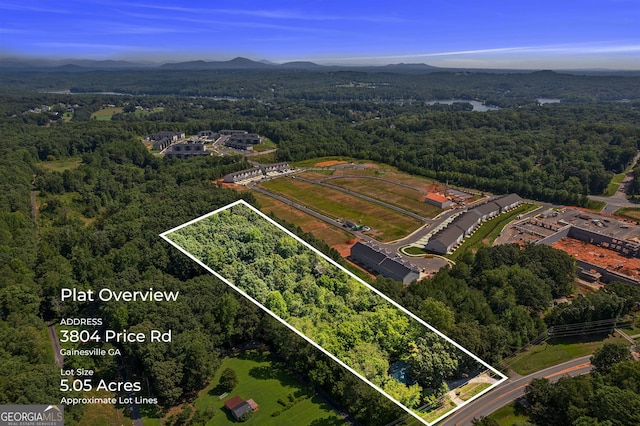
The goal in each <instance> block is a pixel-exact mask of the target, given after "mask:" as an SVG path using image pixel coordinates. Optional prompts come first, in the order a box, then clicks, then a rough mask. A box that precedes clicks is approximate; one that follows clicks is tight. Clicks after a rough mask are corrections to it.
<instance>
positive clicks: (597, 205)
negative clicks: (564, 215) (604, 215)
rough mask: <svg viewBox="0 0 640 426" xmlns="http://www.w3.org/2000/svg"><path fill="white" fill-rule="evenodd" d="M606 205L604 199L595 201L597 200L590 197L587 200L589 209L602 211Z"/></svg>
mask: <svg viewBox="0 0 640 426" xmlns="http://www.w3.org/2000/svg"><path fill="white" fill-rule="evenodd" d="M606 205H607V204H606V203H604V202H602V201H595V200H591V199H589V200H587V205H586V206H585V207H586V208H588V209H589V210H593V211H596V212H601V211H602V209H604V207H605V206H606Z"/></svg>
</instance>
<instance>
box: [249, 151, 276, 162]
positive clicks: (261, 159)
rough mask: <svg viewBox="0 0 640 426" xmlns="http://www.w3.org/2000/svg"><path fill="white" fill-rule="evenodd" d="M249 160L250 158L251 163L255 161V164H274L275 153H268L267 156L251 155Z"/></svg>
mask: <svg viewBox="0 0 640 426" xmlns="http://www.w3.org/2000/svg"><path fill="white" fill-rule="evenodd" d="M249 158H251V161H256V162H258V163H262V164H269V163H275V162H276V153H275V152H270V153H269V154H260V155H252V156H251V157H249Z"/></svg>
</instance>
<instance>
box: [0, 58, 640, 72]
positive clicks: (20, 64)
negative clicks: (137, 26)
mask: <svg viewBox="0 0 640 426" xmlns="http://www.w3.org/2000/svg"><path fill="white" fill-rule="evenodd" d="M135 69H156V70H307V71H360V72H391V73H407V74H424V73H431V72H461V71H465V72H488V73H504V72H508V73H529V72H531V71H534V70H523V69H511V70H509V69H464V70H463V69H459V68H440V67H434V66H431V65H427V64H421V63H419V64H405V63H400V64H389V65H377V66H376V65H362V66H358V65H319V64H316V63H313V62H306V61H295V62H286V63H283V64H276V63H273V62H270V61H267V60H262V61H253V60H251V59H247V58H242V57H237V58H234V59H231V60H229V61H203V60H198V61H185V62H133V61H121V60H110V59H108V60H93V59H56V60H54V59H38V58H20V57H0V70H16V71H17V70H33V71H60V72H82V71H94V70H135ZM558 72H562V73H579V74H618V75H634V76H637V75H640V71H616V70H607V69H598V70H596V69H590V70H562V71H558Z"/></svg>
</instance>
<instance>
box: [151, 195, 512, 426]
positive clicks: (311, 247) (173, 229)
mask: <svg viewBox="0 0 640 426" xmlns="http://www.w3.org/2000/svg"><path fill="white" fill-rule="evenodd" d="M239 204H240V205H243V206H245V207H247V208H249V209H250V210H252V211H253V212H255V213H257V214H258V215H259V216H261V217H262V218H263V219H265V220H267V221H268V222H269V223H271V224H272V225H275V226H276V227H278V229H280V230H281V231H284V232H285V233H286V234H287V235H289V236H290V237H292V238H294V239H295V240H296V241H298V242H299V243H302V244H303V245H304V246H305V247H307V248H309V249H311V250H312V251H313V252H314V253H316V254H318V255H319V256H321V257H322V258H323V259H324V260H326V261H327V262H329V263H331V264H332V265H334V266H336V267H337V268H339V269H340V270H341V271H343V272H344V273H346V274H347V275H349V277H351V278H353V279H355V280H357V281H358V282H359V283H360V284H362V285H364V286H366V287H367V288H368V289H370V290H371V291H373V292H374V293H376V294H377V295H378V296H380V297H382V298H383V299H385V300H386V301H387V302H389V303H391V304H392V305H393V306H395V307H396V308H397V309H400V310H401V311H402V312H404V313H405V314H406V315H408V316H410V317H411V318H412V319H414V320H415V321H418V323H420V324H422V325H423V326H425V327H427V328H428V329H429V330H431V331H433V332H434V333H436V334H437V335H438V336H440V337H441V338H443V339H445V340H446V341H447V342H449V343H451V344H452V345H454V346H455V347H457V348H458V349H460V350H461V351H462V352H464V353H465V354H466V355H468V356H470V357H471V358H473V359H474V360H476V361H477V362H479V363H480V364H482V365H483V366H485V367H486V368H487V369H488V370H490V371H491V372H492V373H494V374H495V375H497V376H499V377H500V380H498V381H497V382H496V383H494V384H492V385H491V386H490V387H488V388H487V389H484V390H483V391H481V392H480V393H478V394H477V395H474V396H473V397H471V398H470V399H468V400H467V401H464V403H462V404H460V405H457V406H456V407H455V408H452V409H451V410H450V411H448V412H446V413H445V414H443V415H442V416H440V417H438V418H437V419H436V420H434V421H433V422H431V423H429V422H427V421H426V420H424V419H422V418H421V417H420V416H418V415H417V414H416V413H414V412H413V410H411V409H410V408H408V407H405V406H404V405H402V404H401V403H400V402H399V401H397V400H395V399H394V398H393V397H391V396H390V395H388V394H387V393H386V392H385V391H383V390H382V389H381V388H379V387H378V386H376V385H375V384H373V383H372V382H370V381H369V379H367V378H366V377H364V376H362V375H361V374H360V373H358V372H357V371H355V370H354V369H353V368H351V367H349V366H348V365H346V364H345V363H344V362H343V361H341V360H340V359H338V358H337V357H336V356H335V355H333V354H331V353H330V352H328V351H327V350H326V349H324V348H323V347H322V346H320V345H318V344H317V343H316V342H314V341H313V340H311V339H310V338H308V337H307V336H305V335H304V334H302V333H301V332H299V331H298V330H296V329H295V328H294V327H293V326H292V325H290V324H289V323H288V322H286V321H284V320H283V319H282V318H280V317H279V316H278V315H276V314H275V313H273V312H272V311H271V310H269V309H267V308H266V307H265V306H264V305H262V304H261V303H260V302H258V301H257V300H255V299H254V298H253V297H251V296H249V295H248V294H247V293H245V292H244V291H243V290H242V289H240V288H238V287H236V286H235V285H234V284H233V283H231V282H230V281H228V280H227V279H226V278H225V277H223V276H222V275H220V274H218V273H217V272H216V271H214V270H213V269H211V268H210V267H209V266H207V265H206V264H204V263H203V262H201V261H200V260H199V259H197V258H196V257H195V256H193V255H192V254H191V253H189V252H188V251H186V250H185V249H184V248H182V247H181V246H179V245H178V244H176V243H174V242H173V241H171V240H170V239H169V238H168V235H169V234H171V233H172V232H175V231H177V230H179V229H182V228H184V227H187V226H189V225H192V224H194V223H196V222H199V221H200V220H203V219H206V218H208V217H209V216H212V215H215V214H218V213H220V212H221V211H223V210H227V209H230V208H232V207H234V206H236V205H239ZM160 237H161V238H163V239H164V240H165V241H167V242H168V243H169V244H171V245H172V246H174V247H175V248H177V249H178V250H180V251H181V252H182V253H184V254H185V255H186V256H187V257H189V258H190V259H191V260H193V261H194V262H196V263H197V264H198V265H200V266H202V267H203V268H204V269H206V270H207V271H209V272H210V273H211V274H213V275H214V276H216V277H217V278H218V279H219V280H221V281H222V282H224V283H225V284H227V285H228V286H229V287H231V288H233V289H234V290H235V291H237V292H238V293H240V294H241V295H242V296H244V297H246V298H247V299H249V300H250V301H251V302H253V303H254V304H255V305H257V306H258V307H259V308H261V309H262V310H263V311H265V312H266V313H268V314H269V315H271V316H272V317H273V318H275V319H276V320H278V321H280V322H281V323H282V324H283V325H285V326H286V327H287V328H289V329H290V330H292V331H293V332H295V333H296V334H297V335H299V336H300V337H302V338H303V339H305V340H306V341H307V342H309V343H311V344H312V345H313V346H314V347H315V348H316V349H318V350H319V351H321V352H322V353H324V354H325V355H327V356H328V357H330V358H331V359H333V360H334V361H335V362H337V363H338V364H340V365H341V366H342V367H344V368H346V369H347V370H349V371H350V372H351V373H352V374H354V375H356V376H357V377H358V378H359V379H360V380H362V381H364V382H365V383H366V384H368V385H369V386H371V387H372V388H374V389H375V390H376V391H378V392H380V393H381V394H382V395H384V396H385V397H386V398H388V399H389V400H391V401H392V402H393V403H395V404H396V405H397V406H398V407H400V408H402V409H403V410H405V411H406V412H407V413H409V414H410V415H411V416H413V417H415V418H416V419H417V420H419V421H420V422H422V423H423V424H426V425H428V426H431V425H433V424H435V423H437V422H439V421H440V420H442V419H444V418H445V417H447V416H449V415H451V414H453V413H454V412H456V411H457V410H459V409H460V408H462V407H464V406H465V405H467V404H468V403H470V402H471V401H474V400H475V399H477V398H479V397H481V396H482V395H484V394H485V393H487V392H489V391H490V390H491V389H493V388H495V387H496V386H498V385H500V384H501V383H502V382H504V381H505V380H507V379H508V377H507V376H505V375H504V374H502V373H501V372H500V371H498V370H496V369H495V368H493V367H492V366H491V365H489V364H488V363H486V362H484V361H483V360H482V359H480V358H478V357H477V356H476V355H474V354H473V353H471V352H469V351H468V350H467V349H465V348H464V347H462V346H461V345H460V344H458V343H456V342H455V341H453V340H452V339H451V338H449V337H447V336H446V335H444V334H443V333H441V332H440V331H439V330H437V329H436V328H434V327H433V326H431V325H429V324H427V323H426V322H425V321H423V320H422V319H420V318H419V317H417V316H416V315H414V314H413V313H411V312H410V311H408V310H407V309H405V308H404V307H403V306H402V305H399V304H398V303H396V302H395V301H393V300H392V299H390V298H389V297H387V296H386V295H385V294H383V293H381V292H380V291H378V290H377V289H376V288H374V287H372V286H370V285H369V284H367V283H366V282H364V281H363V280H362V279H360V278H359V277H357V276H356V275H354V274H353V273H352V272H350V271H349V270H347V269H345V268H344V267H343V266H341V265H339V264H338V263H336V262H335V261H334V260H333V259H331V258H329V257H328V256H326V255H325V254H324V253H322V252H320V251H319V250H318V249H316V248H315V247H313V246H312V245H310V244H309V243H307V242H306V241H304V240H303V239H301V238H300V237H298V236H297V235H295V234H293V233H292V232H291V231H289V230H288V229H286V228H284V227H283V226H282V225H280V224H279V223H277V222H275V221H274V220H273V219H271V218H270V217H268V216H267V215H265V214H264V213H262V212H261V211H260V210H258V209H256V208H255V207H253V206H252V205H251V204H249V203H247V202H246V201H244V200H238V201H235V202H233V203H231V204H228V205H226V206H224V207H221V208H219V209H217V210H214V211H212V212H210V213H207V214H205V215H203V216H200V217H198V218H196V219H193V220H190V221H189V222H186V223H183V224H182V225H179V226H176V227H175V228H172V229H170V230H168V231H165V232H163V233H161V234H160Z"/></svg>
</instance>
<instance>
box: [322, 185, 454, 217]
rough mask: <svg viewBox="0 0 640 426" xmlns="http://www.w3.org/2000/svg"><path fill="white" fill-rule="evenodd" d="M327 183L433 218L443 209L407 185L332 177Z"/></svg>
mask: <svg viewBox="0 0 640 426" xmlns="http://www.w3.org/2000/svg"><path fill="white" fill-rule="evenodd" d="M326 183H327V184H329V185H335V186H339V187H340V188H344V189H348V190H350V191H353V192H357V193H358V194H363V195H366V196H368V197H371V198H375V199H376V200H380V201H384V202H385V203H389V204H392V205H394V206H397V207H401V208H403V209H406V210H408V211H410V212H413V213H416V214H419V215H422V216H424V217H428V218H433V217H435V216H437V215H438V214H440V213H441V212H442V209H439V208H438V207H436V206H432V205H431V204H427V203H425V202H424V193H423V192H421V191H418V190H417V189H411V188H407V187H406V186H401V185H396V184H393V183H389V182H385V181H381V180H378V179H366V178H364V179H363V178H342V179H331V180H329V181H327V182H326Z"/></svg>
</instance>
